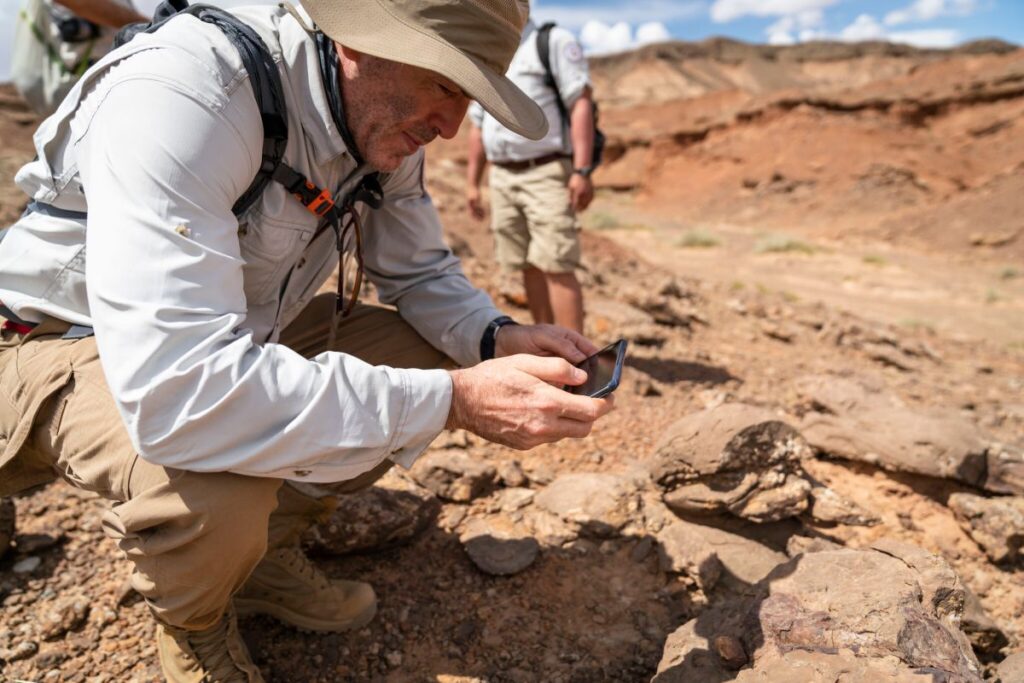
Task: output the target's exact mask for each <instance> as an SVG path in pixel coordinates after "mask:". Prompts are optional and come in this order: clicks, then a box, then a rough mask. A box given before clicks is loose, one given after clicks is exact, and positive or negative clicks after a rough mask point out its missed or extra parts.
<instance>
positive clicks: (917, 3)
mask: <svg viewBox="0 0 1024 683" xmlns="http://www.w3.org/2000/svg"><path fill="white" fill-rule="evenodd" d="M23 1H24V0H0V81H3V80H6V78H7V75H8V71H9V66H10V51H11V36H12V35H13V31H14V25H15V20H16V17H17V10H18V7H19V6H20V5H21V3H22V2H23ZM258 1H259V0H254V2H258ZM138 2H139V3H140V8H142V9H144V10H146V11H149V10H150V9H151V8H152V7H153V6H154V5H155V4H156V0H138ZM212 4H218V5H225V4H233V5H238V4H244V3H243V1H242V0H213V3H212ZM533 7H534V10H533V12H534V16H535V17H536V18H537V19H538V20H542V21H545V20H555V21H558V22H559V23H561V24H563V25H565V26H567V27H568V28H570V29H572V30H573V31H574V32H576V34H577V35H579V36H580V38H581V40H582V41H583V43H584V47H585V48H586V49H587V51H588V52H589V53H591V54H599V53H602V52H613V51H617V50H622V49H628V48H630V47H634V46H636V45H638V44H641V43H645V42H656V41H659V40H667V39H672V38H675V39H679V40H702V39H704V38H708V37H710V36H728V37H731V38H738V39H740V40H745V41H748V42H753V43H769V42H771V43H776V44H780V43H793V42H800V41H802V40H813V39H816V38H822V39H838V40H866V39H882V40H885V39H890V40H895V41H898V42H907V43H911V44H915V45H921V46H929V47H946V46H950V45H955V44H958V43H961V42H964V41H968V40H975V39H978V38H989V37H995V38H1002V39H1003V40H1006V41H1009V42H1012V43H1016V44H1018V45H1020V44H1024V0H627V1H622V0H534V3H533Z"/></svg>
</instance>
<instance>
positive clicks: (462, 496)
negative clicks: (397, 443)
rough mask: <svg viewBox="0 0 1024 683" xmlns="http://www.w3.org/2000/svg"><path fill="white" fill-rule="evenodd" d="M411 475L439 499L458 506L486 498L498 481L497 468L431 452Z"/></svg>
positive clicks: (448, 452)
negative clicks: (482, 497)
mask: <svg viewBox="0 0 1024 683" xmlns="http://www.w3.org/2000/svg"><path fill="white" fill-rule="evenodd" d="M409 473H410V475H411V476H412V477H413V478H414V479H415V480H416V481H417V482H418V483H419V484H420V485H421V486H424V487H426V488H428V489H430V490H431V491H433V492H434V493H435V494H436V495H437V497H438V498H441V499H443V500H450V501H453V502H456V503H468V502H469V501H471V500H473V499H475V498H479V497H481V496H485V495H487V494H488V493H490V492H491V491H492V490H493V489H494V486H495V484H496V482H497V478H498V473H497V470H495V468H494V467H492V466H491V465H489V464H487V463H483V462H480V461H479V460H477V459H475V458H472V457H470V456H468V455H466V454H465V453H463V452H461V451H457V450H432V451H429V452H427V453H426V454H425V455H423V456H422V457H421V458H420V459H419V460H417V461H416V464H415V465H414V466H413V468H412V470H410V472H409Z"/></svg>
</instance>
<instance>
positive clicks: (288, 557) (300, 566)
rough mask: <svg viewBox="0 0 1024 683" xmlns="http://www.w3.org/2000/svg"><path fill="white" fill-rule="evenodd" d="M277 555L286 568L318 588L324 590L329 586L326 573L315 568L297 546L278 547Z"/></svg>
mask: <svg viewBox="0 0 1024 683" xmlns="http://www.w3.org/2000/svg"><path fill="white" fill-rule="evenodd" d="M277 556H278V558H280V560H281V561H282V562H283V563H284V564H285V566H286V567H288V569H290V570H291V571H293V572H294V573H295V574H297V575H298V576H300V577H301V578H303V579H305V580H306V581H308V582H310V583H312V584H313V585H314V586H315V587H316V588H317V589H318V590H325V589H327V588H329V587H330V585H331V581H330V579H328V578H327V575H326V574H324V573H323V572H322V571H321V570H320V569H319V568H317V566H316V565H315V564H313V563H312V562H311V561H310V559H309V558H308V557H306V553H304V552H302V550H301V549H300V548H299V547H298V546H290V547H287V548H279V549H278V551H277Z"/></svg>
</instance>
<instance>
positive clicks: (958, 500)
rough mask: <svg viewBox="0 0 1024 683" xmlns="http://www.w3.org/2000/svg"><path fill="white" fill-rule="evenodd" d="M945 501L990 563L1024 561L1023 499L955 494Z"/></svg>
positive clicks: (1017, 497)
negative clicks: (990, 560)
mask: <svg viewBox="0 0 1024 683" xmlns="http://www.w3.org/2000/svg"><path fill="white" fill-rule="evenodd" d="M948 504H949V508H950V509H951V510H952V511H953V512H954V514H956V518H957V520H958V521H959V522H960V525H961V526H962V527H963V528H964V531H966V532H967V533H968V534H969V535H970V536H971V538H973V539H974V540H975V541H976V542H977V544H978V545H980V546H981V548H982V550H984V551H985V554H986V555H988V556H989V558H991V559H992V561H993V562H1024V498H1022V497H1019V496H1001V497H998V498H984V497H982V496H976V495H974V494H971V493H954V494H953V495H951V496H950V497H949V501H948Z"/></svg>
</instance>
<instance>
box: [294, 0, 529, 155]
mask: <svg viewBox="0 0 1024 683" xmlns="http://www.w3.org/2000/svg"><path fill="white" fill-rule="evenodd" d="M302 6H303V7H305V8H306V11H307V12H309V16H310V17H312V19H313V21H315V22H316V25H317V26H318V27H319V28H320V30H322V31H323V32H324V33H325V34H327V35H328V36H329V37H330V38H332V39H334V40H336V41H338V42H339V43H341V44H342V45H345V46H346V47H350V48H352V49H353V50H358V51H359V52H363V53H366V54H370V55H374V56H375V57H381V58H383V59H390V60H392V61H395V62H402V63H404V64H411V65H412V66H418V67H421V68H424V69H429V70H430V71H433V72H435V73H439V74H441V75H442V76H445V77H447V78H450V79H451V80H452V81H454V82H455V83H457V84H458V85H459V87H461V88H462V89H463V90H464V91H465V92H466V93H467V94H468V95H469V96H470V97H472V98H473V99H475V100H476V101H477V102H479V103H480V105H481V106H482V107H483V108H484V109H486V110H487V111H488V112H489V113H490V114H491V115H492V116H493V117H494V118H496V119H497V120H498V121H500V122H501V123H502V125H504V126H505V127H507V128H509V129H511V130H513V131H515V132H516V133H519V134H520V135H522V136H524V137H527V138H530V139H531V140H539V139H541V138H542V137H544V136H545V135H546V134H547V132H548V122H547V117H545V116H544V112H543V111H542V110H541V108H540V107H538V106H537V104H536V103H535V102H534V101H533V100H532V99H530V98H529V97H528V96H527V95H526V94H525V93H524V92H523V91H522V90H520V89H519V88H517V87H516V86H515V85H513V83H512V81H510V80H509V79H507V78H506V77H505V71H507V70H508V65H509V64H510V63H511V62H512V57H513V56H514V55H515V53H516V49H518V48H519V41H520V37H521V34H522V30H523V26H524V24H525V23H526V18H527V15H528V13H529V6H528V3H527V0H303V2H302Z"/></svg>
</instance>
